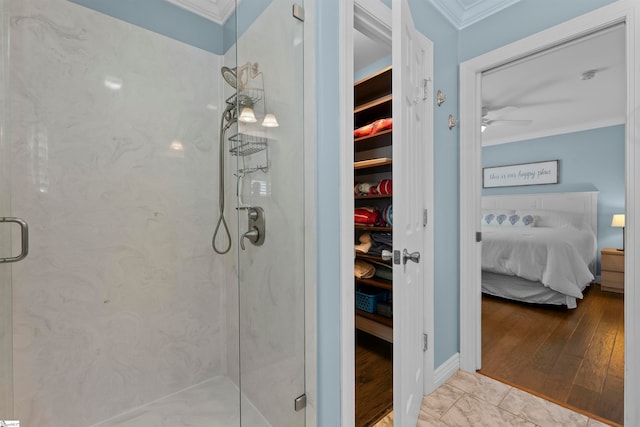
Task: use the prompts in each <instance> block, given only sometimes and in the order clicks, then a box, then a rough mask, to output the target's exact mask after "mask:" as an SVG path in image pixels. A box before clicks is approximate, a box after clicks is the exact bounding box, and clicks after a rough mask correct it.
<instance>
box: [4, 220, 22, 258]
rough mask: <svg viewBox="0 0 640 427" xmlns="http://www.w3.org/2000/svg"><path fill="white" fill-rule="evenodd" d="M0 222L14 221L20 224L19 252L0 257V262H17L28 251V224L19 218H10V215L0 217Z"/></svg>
mask: <svg viewBox="0 0 640 427" xmlns="http://www.w3.org/2000/svg"><path fill="white" fill-rule="evenodd" d="M0 222H15V223H16V224H18V225H20V237H21V239H20V240H21V242H22V243H21V246H22V249H21V250H20V254H19V255H18V256H14V257H9V258H0V264H2V263H6V262H17V261H20V260H23V259H25V258H26V257H27V254H28V253H29V226H28V225H27V222H26V221H25V220H23V219H20V218H12V217H1V218H0Z"/></svg>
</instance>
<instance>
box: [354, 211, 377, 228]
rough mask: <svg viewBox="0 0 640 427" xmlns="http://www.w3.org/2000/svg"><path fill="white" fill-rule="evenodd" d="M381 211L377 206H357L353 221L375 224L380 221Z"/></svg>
mask: <svg viewBox="0 0 640 427" xmlns="http://www.w3.org/2000/svg"><path fill="white" fill-rule="evenodd" d="M379 218H380V212H379V211H378V210H377V209H376V208H356V209H355V210H354V212H353V221H354V222H355V223H357V224H367V225H373V224H375V223H377V222H378V219H379Z"/></svg>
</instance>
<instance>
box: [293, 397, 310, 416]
mask: <svg viewBox="0 0 640 427" xmlns="http://www.w3.org/2000/svg"><path fill="white" fill-rule="evenodd" d="M306 407H307V395H306V394H302V395H300V396H298V397H296V398H295V399H294V400H293V409H295V410H296V412H298V411H301V410H303V409H304V408H306Z"/></svg>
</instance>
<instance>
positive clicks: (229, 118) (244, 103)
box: [211, 64, 257, 255]
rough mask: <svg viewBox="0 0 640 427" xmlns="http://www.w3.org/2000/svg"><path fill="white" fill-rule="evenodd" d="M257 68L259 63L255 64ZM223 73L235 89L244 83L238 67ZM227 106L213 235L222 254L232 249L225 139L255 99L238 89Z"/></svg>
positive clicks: (212, 242)
mask: <svg viewBox="0 0 640 427" xmlns="http://www.w3.org/2000/svg"><path fill="white" fill-rule="evenodd" d="M245 67H247V65H245V66H243V67H242V68H241V69H240V77H241V78H242V74H243V70H244V69H245ZM255 67H256V68H257V64H256V65H255ZM220 72H221V73H222V77H223V78H224V80H225V81H226V82H227V83H228V84H229V86H231V87H232V88H234V89H236V90H237V89H238V83H240V84H241V86H242V85H244V83H243V82H242V80H240V81H238V78H237V77H238V76H237V67H235V68H229V67H222V69H221V70H220ZM226 103H227V107H226V108H225V110H224V111H223V113H222V116H221V117H220V142H219V144H220V145H219V147H220V149H219V152H218V164H219V167H218V214H219V217H218V222H217V224H216V228H215V230H214V232H213V237H212V239H211V246H212V247H213V250H214V251H215V252H216V253H217V254H220V255H223V254H226V253H227V252H229V250H230V249H231V233H230V232H229V227H228V226H227V221H226V220H225V218H224V175H225V174H224V155H225V152H224V141H225V135H226V133H227V130H228V129H229V128H230V127H231V126H232V125H233V124H234V123H236V122H237V121H238V111H239V110H242V108H245V107H249V108H253V100H252V99H251V98H250V97H249V96H247V95H243V94H238V93H237V91H236V93H235V94H233V95H231V96H230V97H229V98H227V99H226ZM225 122H226V123H225ZM221 227H222V228H223V229H224V232H225V234H226V235H227V242H228V243H227V246H225V247H224V248H223V249H218V247H217V246H216V238H217V237H218V233H219V232H220V228H221Z"/></svg>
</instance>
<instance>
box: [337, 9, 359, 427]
mask: <svg viewBox="0 0 640 427" xmlns="http://www.w3.org/2000/svg"><path fill="white" fill-rule="evenodd" d="M340 6H341V7H340V12H339V13H340V22H339V26H340V28H339V32H340V38H339V40H340V52H339V57H340V64H339V66H340V83H339V87H340V171H339V173H340V188H339V191H340V289H341V293H340V314H341V318H340V335H341V337H340V342H341V346H340V347H341V348H340V353H341V354H340V375H341V377H340V383H341V390H342V396H341V399H342V402H341V406H342V411H341V421H342V422H341V425H343V426H351V425H353V424H354V422H355V405H354V403H355V376H356V373H355V335H354V331H355V320H354V307H355V288H354V284H353V207H354V201H353V126H354V124H353V19H354V18H353V15H354V4H353V0H345V1H344V3H343V2H341V3H340Z"/></svg>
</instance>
